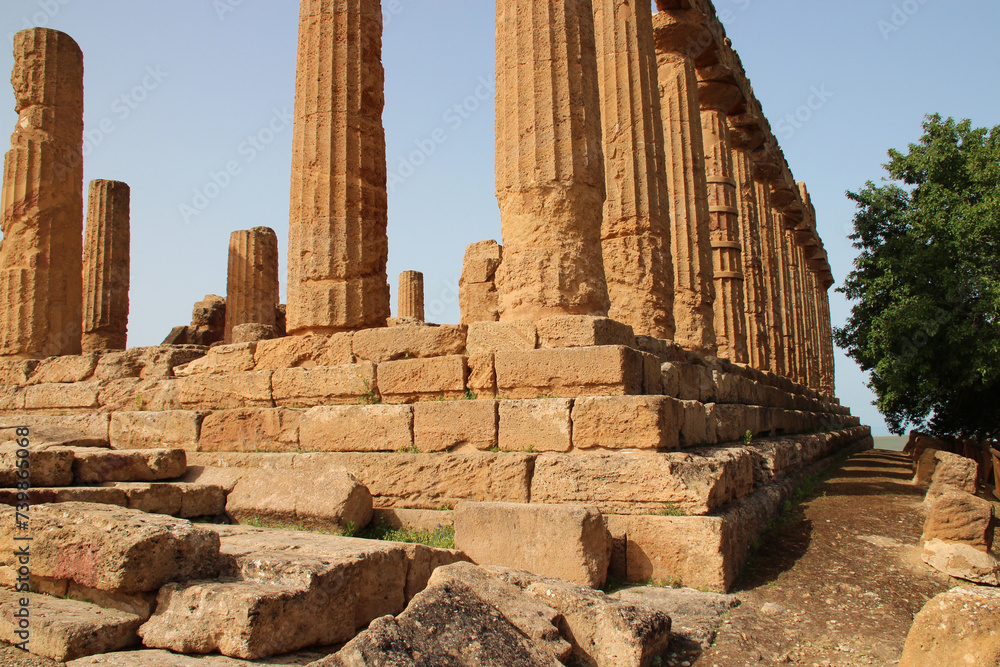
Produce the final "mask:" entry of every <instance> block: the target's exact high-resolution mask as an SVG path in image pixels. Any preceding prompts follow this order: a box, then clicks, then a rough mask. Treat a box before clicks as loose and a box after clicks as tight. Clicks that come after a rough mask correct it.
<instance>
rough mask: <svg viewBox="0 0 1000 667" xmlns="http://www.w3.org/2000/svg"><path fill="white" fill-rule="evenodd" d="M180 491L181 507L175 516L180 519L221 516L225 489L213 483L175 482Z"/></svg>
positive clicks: (224, 505) (224, 503)
mask: <svg viewBox="0 0 1000 667" xmlns="http://www.w3.org/2000/svg"><path fill="white" fill-rule="evenodd" d="M174 486H176V487H177V488H178V489H180V492H181V509H180V512H178V513H177V514H176V516H178V517H180V518H182V519H198V518H203V517H221V516H222V515H223V514H224V513H225V509H226V491H225V489H223V488H222V487H221V486H217V485H214V484H187V483H175V484H174Z"/></svg>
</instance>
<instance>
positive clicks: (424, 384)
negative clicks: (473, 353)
mask: <svg viewBox="0 0 1000 667" xmlns="http://www.w3.org/2000/svg"><path fill="white" fill-rule="evenodd" d="M390 330H391V329H390ZM359 335H360V334H359ZM468 374H469V368H468V366H467V365H466V359H465V357H463V356H459V355H455V356H449V357H436V358H433V359H401V360H399V361H386V362H383V363H381V364H379V365H378V389H379V393H380V394H381V395H382V399H383V400H384V401H386V402H388V403H412V402H415V401H419V400H437V399H444V400H448V399H456V398H462V397H463V396H464V395H465V379H466V377H467V376H468Z"/></svg>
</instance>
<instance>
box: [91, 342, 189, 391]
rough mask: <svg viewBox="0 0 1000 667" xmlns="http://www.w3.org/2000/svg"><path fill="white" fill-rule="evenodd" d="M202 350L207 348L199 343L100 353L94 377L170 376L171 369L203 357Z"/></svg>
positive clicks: (101, 378) (107, 378) (120, 378)
mask: <svg viewBox="0 0 1000 667" xmlns="http://www.w3.org/2000/svg"><path fill="white" fill-rule="evenodd" d="M206 352H208V348H206V347H202V346H200V345H164V346H159V347H134V348H132V349H130V350H125V351H109V352H105V353H104V354H102V355H101V356H100V359H99V360H98V362H97V369H96V370H95V371H94V379H95V380H101V381H104V382H110V381H112V380H122V379H125V378H142V379H154V378H166V377H173V375H174V369H175V368H177V367H178V366H183V365H185V364H187V363H190V362H192V361H194V360H195V359H199V358H201V357H203V356H205V353H206Z"/></svg>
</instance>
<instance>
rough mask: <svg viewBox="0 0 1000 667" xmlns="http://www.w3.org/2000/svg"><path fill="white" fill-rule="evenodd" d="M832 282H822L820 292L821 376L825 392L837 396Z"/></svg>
mask: <svg viewBox="0 0 1000 667" xmlns="http://www.w3.org/2000/svg"><path fill="white" fill-rule="evenodd" d="M831 286H832V285H831V284H823V283H821V284H820V291H819V293H818V297H819V299H818V301H819V312H820V335H821V340H822V343H823V344H822V348H823V352H822V354H823V357H822V358H823V360H824V361H823V366H822V373H821V378H820V386H821V387H822V391H823V393H825V394H826V395H828V396H835V395H836V391H837V387H836V350H835V348H834V345H833V323H832V321H831V318H830V294H829V289H830V287H831Z"/></svg>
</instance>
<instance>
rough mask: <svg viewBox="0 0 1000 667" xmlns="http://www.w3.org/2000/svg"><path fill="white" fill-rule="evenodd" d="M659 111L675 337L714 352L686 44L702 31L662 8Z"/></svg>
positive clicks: (694, 92) (657, 23) (700, 153)
mask: <svg viewBox="0 0 1000 667" xmlns="http://www.w3.org/2000/svg"><path fill="white" fill-rule="evenodd" d="M653 27H654V35H655V40H656V64H657V78H658V80H659V86H660V114H661V116H662V117H663V140H664V147H665V149H664V153H665V155H666V161H665V167H666V175H667V191H668V193H669V197H670V248H671V255H672V257H673V262H674V325H675V333H674V341H675V342H676V343H677V344H678V345H680V346H681V347H683V348H685V349H688V350H696V351H699V352H704V353H706V354H715V353H716V351H717V343H716V338H715V312H714V308H713V302H714V300H715V286H714V285H713V277H712V247H711V239H710V234H709V228H708V224H709V213H708V184H707V181H706V178H705V153H704V144H703V141H702V132H701V116H700V104H699V101H698V79H697V76H696V75H695V69H694V62H693V60H692V59H691V57H689V55H688V54H687V51H686V50H687V47H688V45H689V44H691V43H692V41H693V40H696V38H697V36H698V35H700V34H702V33H701V31H700V28H696V27H692V28H691V29H690V30H682V29H679V28H680V27H684V26H683V24H682V25H681V26H678V24H676V23H675V21H674V20H673V19H672V18H671V17H669V16H667V15H666V14H665V13H664V12H659V13H657V14H655V15H654V16H653Z"/></svg>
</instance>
